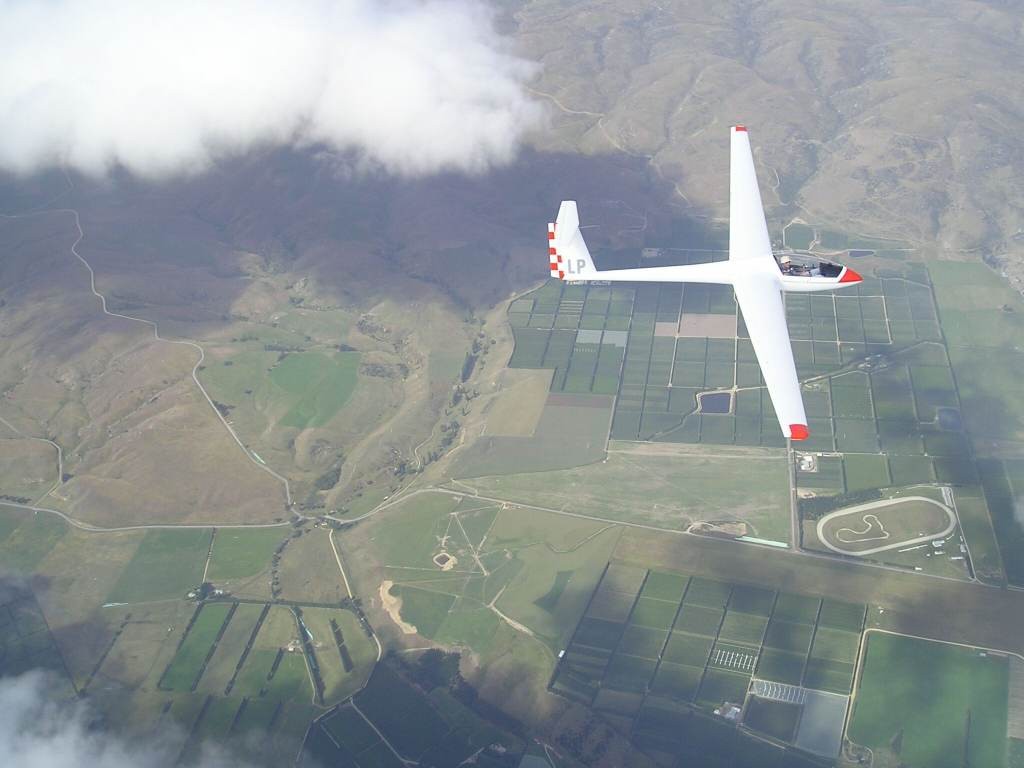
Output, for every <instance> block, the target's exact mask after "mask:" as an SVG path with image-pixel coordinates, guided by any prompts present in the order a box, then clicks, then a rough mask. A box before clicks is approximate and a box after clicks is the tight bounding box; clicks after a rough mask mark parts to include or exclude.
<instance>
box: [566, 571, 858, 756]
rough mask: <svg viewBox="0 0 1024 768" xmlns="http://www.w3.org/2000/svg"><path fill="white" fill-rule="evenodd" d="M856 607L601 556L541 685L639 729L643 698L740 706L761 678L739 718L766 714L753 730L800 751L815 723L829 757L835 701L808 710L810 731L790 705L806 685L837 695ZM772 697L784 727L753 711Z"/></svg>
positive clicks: (848, 682) (849, 660)
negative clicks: (825, 714)
mask: <svg viewBox="0 0 1024 768" xmlns="http://www.w3.org/2000/svg"><path fill="white" fill-rule="evenodd" d="M864 614H865V606H864V605H856V604H851V603H843V602H839V601H835V600H830V599H822V598H819V597H809V596H804V595H797V594H789V593H777V592H775V591H773V590H770V589H763V588H760V587H753V586H748V585H744V584H730V583H726V582H720V581H714V580H711V579H704V578H699V577H688V576H686V575H684V574H679V573H671V572H661V571H645V570H644V569H642V568H636V567H632V566H626V565H622V564H618V563H611V564H609V566H608V568H607V569H606V571H605V573H604V575H603V577H602V579H601V582H600V584H599V586H598V588H597V589H596V590H595V592H594V594H593V596H592V597H591V600H590V602H589V604H588V606H587V610H586V612H585V613H584V616H583V618H582V619H581V620H580V623H579V625H578V626H577V628H576V631H575V632H574V633H573V636H572V639H571V640H570V642H569V644H568V646H567V647H566V648H565V651H564V654H563V656H562V657H561V659H560V662H559V665H558V667H557V669H556V671H555V674H554V676H553V678H552V682H551V688H552V690H554V691H556V692H558V693H561V694H563V695H565V696H569V697H571V698H574V699H578V700H580V701H584V702H586V703H588V704H589V705H591V706H593V707H594V708H596V709H598V710H601V711H604V712H606V713H609V714H610V715H611V716H613V717H616V718H619V719H622V720H623V721H624V722H625V723H627V724H628V725H630V727H632V728H633V729H634V730H635V731H637V730H639V731H641V732H643V731H644V730H645V728H647V727H648V726H646V725H644V723H645V722H646V720H645V717H646V716H645V714H644V713H645V711H646V710H648V709H650V708H652V707H653V708H655V709H659V708H660V709H662V710H666V711H683V710H679V707H681V706H683V707H687V708H692V709H695V710H700V711H703V712H708V713H710V712H711V711H712V710H714V709H715V708H717V707H720V706H722V705H723V704H724V703H725V702H731V703H734V704H736V705H738V706H740V707H743V706H744V702H745V701H748V689H750V688H751V685H752V681H753V682H754V683H758V684H761V683H773V684H776V685H775V686H774V688H771V689H763V690H762V693H760V694H759V695H758V696H754V697H751V699H750V701H753V700H754V699H755V698H760V699H764V701H762V702H760V703H759V704H758V705H755V708H757V707H759V708H760V709H759V714H758V715H756V716H755V717H754V719H753V720H752V724H751V723H748V725H751V727H753V726H754V725H757V723H758V722H759V718H760V721H761V722H765V721H767V722H768V723H769V725H764V726H761V728H760V729H761V730H766V729H768V733H769V734H770V735H773V736H774V737H775V738H776V739H778V740H779V741H782V742H789V743H794V744H798V745H800V746H802V747H805V748H809V747H808V745H811V746H813V745H817V744H820V743H822V739H821V731H822V730H824V731H827V732H828V733H830V734H831V736H832V738H831V739H826V741H825V743H827V744H829V745H830V747H829V748H830V749H832V750H833V751H831V753H828V752H825V753H824V756H827V757H832V756H834V755H835V753H836V752H835V749H837V748H838V734H839V733H840V732H841V730H842V718H843V715H844V713H845V706H842V707H840V708H839V709H838V710H836V711H835V714H834V716H833V717H832V719H831V721H830V722H825V723H817V722H812V720H813V718H811V719H809V720H808V723H810V725H809V726H808V727H809V728H810V729H811V731H813V732H811V731H808V730H806V729H805V728H804V723H803V722H801V718H800V715H801V711H802V710H801V705H804V704H805V699H806V696H807V694H808V693H810V692H814V691H820V692H828V693H834V694H839V695H840V696H842V697H845V696H847V695H849V693H850V690H851V687H852V684H853V675H854V668H855V662H856V658H857V651H858V644H859V640H860V633H861V631H862V629H863V626H864ZM769 690H770V691H778V693H769V692H768V691H769ZM776 700H777V701H781V702H784V703H786V704H787V705H790V707H789V708H790V709H791V710H793V712H792V713H791V714H792V727H791V728H789V729H788V730H784V731H779V730H778V729H777V728H776V729H775V730H774V731H773V730H770V729H771V727H772V726H771V725H770V723H771V722H772V720H773V717H769V716H766V715H765V713H766V712H767V711H769V710H771V709H773V708H777V707H778V704H777V703H776ZM745 722H746V721H745ZM826 735H828V734H826ZM648 736H650V737H653V736H652V734H648ZM660 738H663V739H666V740H669V741H670V740H671V739H672V738H674V736H671V735H670V734H662V736H661V737H660ZM684 746H685V745H684Z"/></svg>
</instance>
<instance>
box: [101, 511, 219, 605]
mask: <svg viewBox="0 0 1024 768" xmlns="http://www.w3.org/2000/svg"><path fill="white" fill-rule="evenodd" d="M210 536H211V531H210V530H209V529H201V528H200V529H188V530H174V531H170V530H154V531H147V532H146V535H145V536H144V537H143V538H142V542H141V543H140V544H139V548H138V549H137V550H136V551H135V555H134V557H132V559H131V562H129V563H128V566H127V567H126V568H125V569H124V571H122V572H121V576H120V578H119V579H118V580H117V583H116V584H115V585H114V588H113V589H112V590H111V591H110V594H109V595H107V602H110V603H139V602H146V601H150V600H168V599H171V598H175V597H184V596H185V593H187V592H188V591H189V590H190V589H193V588H194V587H198V586H199V582H200V581H202V578H203V568H204V567H205V565H206V555H207V553H208V552H209V548H210Z"/></svg>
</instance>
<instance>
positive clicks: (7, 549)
mask: <svg viewBox="0 0 1024 768" xmlns="http://www.w3.org/2000/svg"><path fill="white" fill-rule="evenodd" d="M67 528H68V526H67V523H65V522H64V521H63V520H61V519H60V518H59V517H57V516H56V515H48V514H45V513H43V514H38V513H32V512H27V511H25V510H21V509H15V508H14V507H5V506H4V505H3V504H2V503H0V562H2V563H3V565H4V567H5V568H9V569H10V570H12V571H17V572H20V573H31V572H32V571H33V570H35V568H36V566H37V565H38V564H39V563H40V561H42V559H43V558H44V557H46V555H47V554H48V553H49V552H50V550H51V549H53V548H54V547H55V546H56V545H57V542H58V541H60V540H61V539H62V538H63V537H64V534H65V533H67Z"/></svg>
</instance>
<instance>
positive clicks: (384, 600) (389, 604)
mask: <svg viewBox="0 0 1024 768" xmlns="http://www.w3.org/2000/svg"><path fill="white" fill-rule="evenodd" d="M394 584H395V582H393V581H391V580H390V579H385V580H384V581H382V582H381V583H380V589H379V590H378V591H379V592H380V603H381V605H382V606H384V610H385V611H387V612H388V616H390V617H391V620H392V621H393V622H395V624H397V625H398V628H399V629H401V630H402V634H405V635H415V634H416V632H417V630H416V627H414V626H413V625H412V624H410V623H409V622H407V621H404V620H403V619H402V598H400V597H395V596H394V595H392V594H391V587H393V586H394Z"/></svg>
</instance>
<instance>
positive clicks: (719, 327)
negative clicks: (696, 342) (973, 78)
mask: <svg viewBox="0 0 1024 768" xmlns="http://www.w3.org/2000/svg"><path fill="white" fill-rule="evenodd" d="M678 335H679V336H697V337H700V336H707V337H709V338H712V339H734V338H736V315H703V314H701V315H697V314H691V313H689V312H684V313H683V314H682V315H681V316H680V318H679V333H678Z"/></svg>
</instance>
